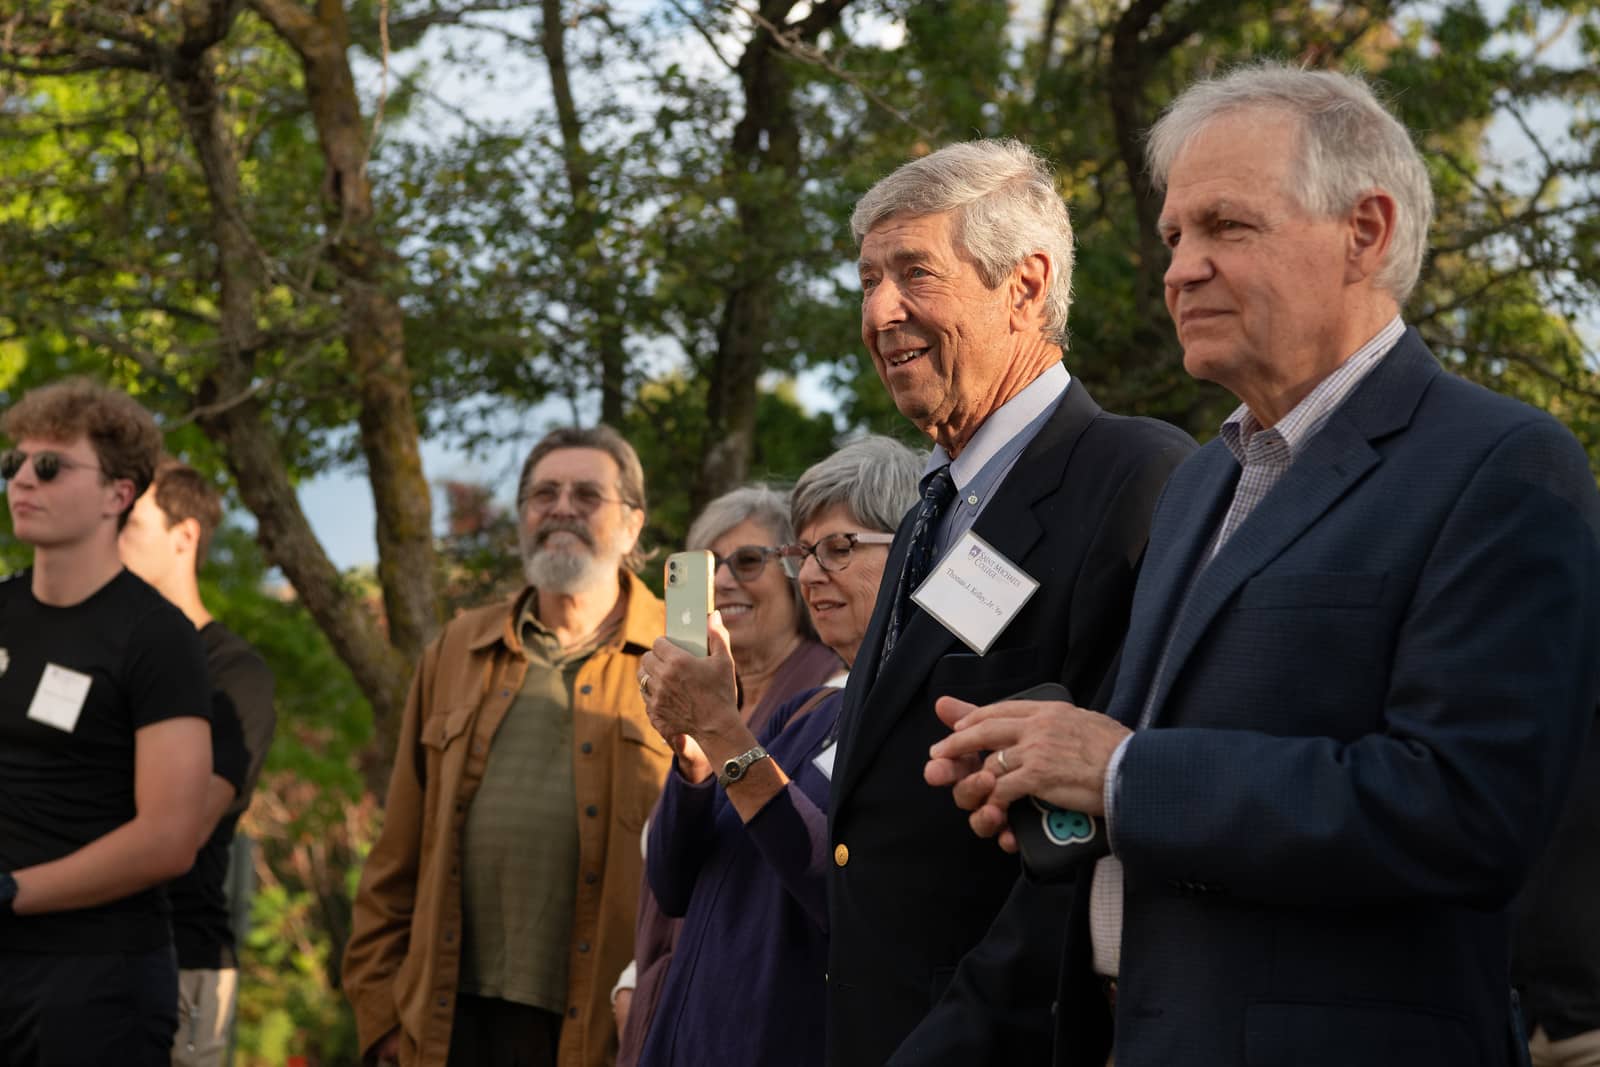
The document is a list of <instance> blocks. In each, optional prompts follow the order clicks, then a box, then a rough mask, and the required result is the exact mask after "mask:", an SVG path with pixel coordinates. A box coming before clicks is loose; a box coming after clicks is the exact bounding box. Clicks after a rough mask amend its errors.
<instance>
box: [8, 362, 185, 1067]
mask: <svg viewBox="0 0 1600 1067" xmlns="http://www.w3.org/2000/svg"><path fill="white" fill-rule="evenodd" d="M0 432H3V433H4V435H5V436H6V438H8V439H9V440H10V441H12V442H14V446H13V447H12V448H11V449H9V450H8V451H6V452H5V453H4V455H3V457H0V475H3V476H4V478H5V482H6V503H7V505H8V506H9V508H10V512H11V521H12V527H13V530H14V532H15V533H16V536H17V538H18V539H19V540H20V541H22V542H24V543H26V544H29V545H32V546H33V549H34V559H33V567H32V568H31V569H29V570H25V571H22V572H20V573H18V574H15V575H13V576H11V577H10V578H8V579H7V580H5V581H4V582H0V1067H57V1065H68V1064H88V1063H94V1064H100V1063H108V1064H109V1063H116V1064H130V1065H134V1067H146V1065H150V1067H154V1065H158V1064H165V1063H166V1062H167V1057H168V1055H169V1053H170V1050H171V1048H172V1037H173V1032H174V1029H175V1027H176V1023H177V1015H176V1011H177V1003H176V1002H177V967H176V963H175V961H174V958H173V949H172V931H171V927H170V925H169V923H168V919H167V913H166V901H165V898H164V897H163V895H162V893H161V890H160V888H159V887H160V886H161V884H162V883H165V882H167V881H170V880H171V879H173V878H174V877H176V876H178V875H179V874H182V873H183V872H184V871H185V870H187V869H188V868H189V866H190V864H192V863H193V862H194V856H195V847H196V845H197V844H198V841H199V837H200V833H201V822H202V815H201V811H202V805H203V801H204V797H205V789H206V783H207V780H208V778H209V777H210V774H211V740H210V727H209V724H208V715H209V706H210V686H209V682H208V681H207V677H206V665H205V653H204V650H203V649H202V648H201V645H200V640H199V637H198V636H197V635H196V633H195V630H194V627H193V626H191V625H190V624H189V622H188V620H187V619H185V618H184V617H183V614H182V613H181V612H179V611H178V610H177V609H176V608H175V607H173V606H172V605H171V604H169V603H168V602H167V601H166V600H165V599H164V598H163V597H162V596H161V595H160V594H159V593H157V592H156V591H155V590H153V589H151V588H150V587H149V586H148V585H146V584H145V583H144V582H143V581H141V580H140V579H138V578H136V577H134V576H133V575H132V574H130V573H128V572H127V571H125V570H124V569H123V567H122V563H121V561H120V559H119V558H118V556H117V532H118V530H119V528H120V527H121V526H122V524H123V523H124V522H126V521H127V515H128V511H129V509H130V508H131V507H132V506H133V503H134V501H135V500H136V499H137V498H138V496H139V494H140V493H142V492H143V491H144V489H145V487H146V486H147V485H148V484H149V483H150V478H151V475H152V473H153V472H154V470H155V465H156V460H157V458H158V457H159V456H160V454H161V432H160V430H159V429H157V427H156V424H155V421H154V420H153V419H152V418H151V417H150V415H149V413H148V412H146V411H144V410H143V409H142V408H140V407H139V406H138V405H137V404H136V403H134V402H133V400H131V399H129V398H128V397H127V396H125V395H123V394H121V393H118V392H115V391H113V390H109V389H106V388H103V387H101V386H97V385H95V384H93V383H91V382H88V381H86V380H81V379H74V380H70V381H65V382H61V383H58V384H55V385H52V386H47V387H44V388H41V389H37V390H34V391H33V392H30V393H28V394H27V395H25V396H24V397H23V398H22V400H21V401H19V402H18V403H17V404H16V405H15V406H13V407H12V408H11V409H10V410H8V411H7V412H6V413H5V415H4V417H3V418H0Z"/></svg>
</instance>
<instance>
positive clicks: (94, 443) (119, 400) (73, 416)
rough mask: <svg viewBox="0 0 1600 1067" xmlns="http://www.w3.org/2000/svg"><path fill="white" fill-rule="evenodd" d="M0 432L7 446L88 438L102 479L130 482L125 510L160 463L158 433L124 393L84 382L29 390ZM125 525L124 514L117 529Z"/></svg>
mask: <svg viewBox="0 0 1600 1067" xmlns="http://www.w3.org/2000/svg"><path fill="white" fill-rule="evenodd" d="M0 433H3V434H5V436H6V437H8V438H10V439H11V440H12V441H20V440H22V439H23V438H25V437H37V438H41V439H43V440H46V441H58V442H63V443H65V442H68V441H74V440H76V439H78V438H79V437H87V438H88V439H89V444H90V446H91V447H92V448H93V449H94V452H95V455H96V457H98V458H99V460H100V470H101V472H102V477H104V478H106V479H108V480H111V481H116V480H118V479H123V478H126V479H127V480H128V481H130V482H132V483H133V496H132V498H131V499H130V501H129V504H128V509H131V508H132V507H133V504H132V501H133V500H137V499H138V498H139V497H140V496H142V495H143V494H144V491H145V490H146V489H148V488H150V481H151V479H152V478H153V477H154V476H155V471H156V463H157V461H159V460H160V458H161V428H160V427H159V426H157V425H156V420H155V418H154V417H153V416H152V415H151V414H150V413H149V412H148V411H146V410H145V409H144V408H142V407H140V406H139V403H138V402H137V401H136V400H134V399H133V398H132V397H131V396H129V395H128V394H127V393H124V392H121V391H119V390H116V389H112V388H110V387H108V386H104V385H101V384H100V383H98V382H94V381H91V380H89V379H88V378H66V379H64V380H62V381H59V382H54V383H52V384H50V385H45V386H40V387H39V388H37V389H30V390H29V391H28V392H27V393H25V394H23V397H22V399H21V400H19V401H17V402H16V403H15V404H13V405H12V406H11V407H10V408H9V409H7V411H6V413H5V414H4V415H3V416H0ZM127 521H128V510H124V511H123V513H122V514H121V515H120V516H118V518H117V528H118V529H121V528H122V525H123V524H124V523H126V522H127Z"/></svg>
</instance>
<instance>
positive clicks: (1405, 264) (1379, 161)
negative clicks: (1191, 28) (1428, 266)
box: [1145, 61, 1433, 304]
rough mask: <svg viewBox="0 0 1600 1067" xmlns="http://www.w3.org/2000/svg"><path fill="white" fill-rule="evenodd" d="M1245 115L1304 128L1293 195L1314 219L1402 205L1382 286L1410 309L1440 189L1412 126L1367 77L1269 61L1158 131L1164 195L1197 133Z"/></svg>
mask: <svg viewBox="0 0 1600 1067" xmlns="http://www.w3.org/2000/svg"><path fill="white" fill-rule="evenodd" d="M1241 111H1266V112H1276V113H1279V114H1284V115H1287V116H1289V117H1290V118H1292V119H1294V120H1295V122H1296V123H1297V125H1298V127H1299V133H1300V151H1299V152H1298V153H1297V154H1296V157H1295V160H1294V163H1293V169H1292V170H1291V171H1290V189H1289V193H1290V195H1292V196H1293V197H1294V198H1295V199H1296V201H1297V202H1298V203H1299V204H1300V206H1301V207H1302V208H1304V209H1305V210H1306V211H1310V212H1313V213H1315V214H1318V215H1322V216H1325V217H1333V216H1336V215H1340V214H1343V213H1344V212H1347V211H1349V210H1350V209H1351V208H1353V207H1354V206H1355V205H1356V203H1357V202H1358V201H1360V199H1361V198H1362V197H1363V196H1366V195H1367V194H1369V193H1371V192H1372V191H1374V190H1378V189H1381V190H1383V191H1384V192H1386V193H1388V194H1389V195H1390V196H1391V197H1393V198H1394V202H1395V226H1394V238H1393V240H1392V241H1391V242H1390V244H1389V249H1388V253H1387V254H1386V256H1385V257H1384V261H1383V264H1382V265H1381V266H1380V267H1379V269H1378V274H1377V278H1376V281H1377V283H1378V285H1380V286H1381V287H1383V288H1384V289H1385V290H1387V291H1388V292H1389V293H1390V294H1391V295H1392V296H1393V297H1394V298H1395V301H1396V302H1397V303H1402V304H1403V303H1405V300H1406V298H1407V297H1408V296H1410V295H1411V290H1412V289H1413V288H1414V287H1415V286H1416V284H1417V275H1418V274H1420V273H1421V271H1422V260H1423V257H1424V255H1425V254H1426V251H1427V244H1428V228H1429V226H1430V225H1431V224H1432V222H1433V188H1432V186H1431V185H1430V184H1429V181H1428V170H1427V167H1425V166H1424V165H1423V162H1422V157H1421V156H1420V155H1419V154H1418V152H1417V149H1416V146H1415V145H1414V144H1412V142H1411V137H1410V135H1409V134H1408V133H1407V132H1406V129H1405V127H1404V126H1402V125H1401V124H1400V122H1399V120H1398V119H1396V118H1395V117H1394V116H1393V115H1392V114H1390V113H1389V111H1388V110H1387V109H1385V108H1384V106H1383V104H1382V103H1380V102H1379V100H1378V98H1377V96H1376V95H1374V93H1373V91H1372V89H1371V87H1370V86H1368V85H1367V83H1366V82H1365V81H1362V80H1361V79H1360V78H1357V77H1355V76H1353V75H1349V74H1339V73H1335V72H1333V71H1321V70H1303V69H1301V68H1298V67H1292V66H1289V65H1287V64H1284V63H1276V62H1270V61H1266V62H1261V63H1253V64H1251V65H1249V66H1245V67H1240V68H1238V69H1236V70H1233V71H1231V72H1229V73H1228V74H1226V75H1223V76H1221V77H1217V78H1211V79H1208V80H1206V81H1203V82H1200V83H1198V84H1196V85H1192V86H1190V87H1189V88H1188V89H1186V90H1184V92H1183V94H1182V95H1181V96H1179V97H1178V98H1177V99H1176V100H1174V101H1173V102H1172V104H1171V105H1170V106H1169V107H1168V108H1167V110H1166V111H1165V112H1164V113H1163V114H1162V116H1161V118H1160V120H1159V121H1158V122H1157V123H1156V124H1155V127H1154V128H1153V129H1151V131H1150V138H1149V141H1148V143H1147V144H1146V148H1145V155H1146V158H1147V160H1148V161H1149V164H1150V176H1151V179H1152V184H1153V185H1154V187H1155V189H1156V190H1157V191H1161V190H1164V189H1165V188H1166V186H1167V176H1168V174H1170V173H1171V170H1172V164H1173V162H1174V161H1175V160H1176V159H1177V157H1178V154H1179V153H1180V152H1181V151H1183V148H1184V146H1185V145H1187V144H1188V143H1189V142H1190V140H1192V139H1193V138H1194V136H1195V135H1196V134H1197V133H1199V132H1200V131H1201V130H1202V129H1204V128H1205V127H1206V126H1207V125H1208V124H1210V123H1211V122H1212V121H1214V120H1216V119H1218V118H1221V117H1223V116H1225V115H1232V114H1236V113H1238V112H1241Z"/></svg>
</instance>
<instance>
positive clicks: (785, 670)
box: [612, 483, 840, 1067]
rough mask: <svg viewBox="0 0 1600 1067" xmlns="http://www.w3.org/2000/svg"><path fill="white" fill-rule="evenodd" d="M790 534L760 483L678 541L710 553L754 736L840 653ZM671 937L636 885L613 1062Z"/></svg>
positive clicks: (648, 1007)
mask: <svg viewBox="0 0 1600 1067" xmlns="http://www.w3.org/2000/svg"><path fill="white" fill-rule="evenodd" d="M793 539H794V527H792V526H791V525H790V524H789V501H788V499H787V498H786V497H785V496H783V494H781V493H778V492H775V491H773V490H772V489H770V488H768V487H767V486H765V485H762V484H759V483H757V484H754V485H746V486H742V487H740V488H738V489H734V490H732V491H731V492H727V493H724V494H722V495H721V496H719V497H717V498H716V499H715V500H713V501H712V502H711V503H709V504H707V505H706V506H705V509H704V510H703V511H701V512H700V515H699V516H698V517H697V518H696V519H695V520H694V522H693V523H692V524H691V525H690V526H689V533H688V536H687V537H686V538H685V539H684V547H686V548H690V549H708V550H709V551H710V552H711V553H712V555H713V556H715V557H716V571H715V572H714V575H713V579H712V586H713V591H714V593H715V597H716V609H717V611H719V612H720V613H721V615H722V624H723V626H725V627H726V628H727V631H728V647H729V649H730V651H731V652H732V654H733V662H734V665H735V668H736V676H737V679H738V684H737V686H736V688H735V693H736V694H737V705H738V711H739V716H740V717H741V718H742V719H743V720H744V723H745V726H746V727H748V728H749V731H750V732H751V733H752V734H758V733H760V732H761V730H762V728H763V727H764V726H766V724H767V720H769V719H770V718H772V713H773V712H774V711H776V710H777V709H778V707H779V705H781V704H782V703H783V702H784V701H786V700H788V699H789V698H790V697H792V696H794V695H795V694H797V693H805V692H810V691H811V690H813V689H815V688H816V687H817V686H819V685H821V684H822V683H823V682H825V681H827V680H828V679H829V678H832V677H833V676H834V675H836V674H838V673H839V670H840V663H839V657H838V656H836V655H835V654H834V653H833V651H832V650H831V649H829V648H828V646H826V645H824V644H821V643H819V642H818V641H817V639H816V634H815V632H814V631H813V630H812V629H811V623H810V622H809V621H808V620H807V619H806V609H805V605H804V603H802V602H801V600H800V594H799V592H798V590H797V588H796V586H795V583H794V582H793V581H792V580H791V579H790V577H789V576H788V575H787V574H786V573H785V572H784V569H783V567H782V566H781V565H780V563H779V546H781V545H784V544H787V543H788V542H789V541H792V540H793ZM677 934H678V931H677V923H676V922H675V921H673V920H671V919H669V918H668V917H667V916H665V915H663V914H662V913H661V909H660V908H659V907H658V906H657V904H656V901H655V898H654V897H653V896H652V895H651V893H650V887H649V885H648V884H645V885H641V886H640V888H639V912H638V916H637V918H636V920H635V922H634V938H633V949H634V959H633V963H632V964H631V965H630V968H629V970H626V971H624V972H623V977H622V978H620V979H618V981H617V985H616V988H615V989H614V990H613V991H612V1006H613V1010H614V1011H615V1013H616V1016H617V1036H618V1049H617V1067H633V1065H634V1064H637V1063H638V1062H639V1053H640V1051H641V1049H642V1048H643V1044H644V1038H645V1034H646V1033H647V1032H648V1031H649V1028H650V1022H651V1020H652V1018H653V1017H654V1015H655V1009H656V1004H657V1002H658V1001H659V1000H660V997H661V983H662V981H663V979H664V978H665V977H666V975H667V971H668V968H669V966H670V965H671V962H672V951H673V945H674V944H675V943H676V941H677Z"/></svg>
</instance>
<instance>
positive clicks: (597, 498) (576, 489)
mask: <svg viewBox="0 0 1600 1067" xmlns="http://www.w3.org/2000/svg"><path fill="white" fill-rule="evenodd" d="M563 491H565V492H566V494H567V496H568V498H569V499H570V500H571V501H572V507H573V510H575V511H577V512H578V513H579V514H580V515H590V514H593V513H594V511H595V509H597V508H598V507H599V506H600V505H601V504H621V505H622V506H624V507H629V508H631V507H634V506H635V505H633V504H631V503H629V502H628V501H626V500H624V499H622V498H621V497H619V496H606V494H605V491H604V490H603V489H601V488H600V486H598V485H596V484H595V483H594V482H573V483H571V484H570V485H569V484H567V483H565V482H535V483H534V484H533V485H531V486H529V487H528V491H527V492H526V493H524V494H523V495H522V506H523V507H529V508H532V509H533V510H534V511H549V510H550V509H551V508H553V507H555V506H556V502H557V501H559V500H560V499H561V494H562V492H563Z"/></svg>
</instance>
